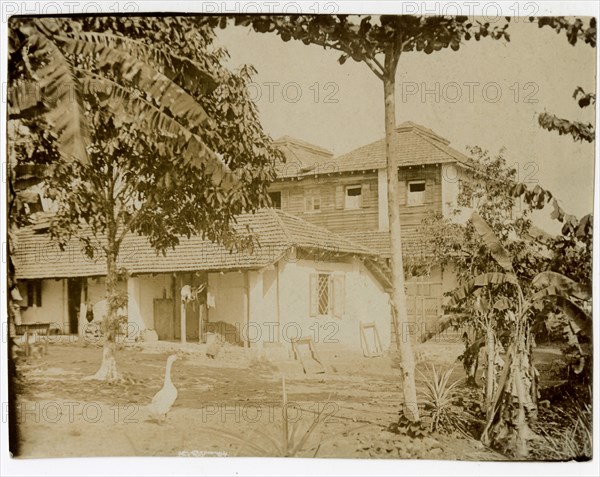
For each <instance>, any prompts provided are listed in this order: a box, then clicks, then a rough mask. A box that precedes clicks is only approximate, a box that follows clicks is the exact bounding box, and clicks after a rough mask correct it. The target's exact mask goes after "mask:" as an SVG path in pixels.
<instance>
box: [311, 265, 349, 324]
mask: <svg viewBox="0 0 600 477" xmlns="http://www.w3.org/2000/svg"><path fill="white" fill-rule="evenodd" d="M345 300H346V295H345V277H344V274H338V273H335V274H334V273H330V272H321V273H314V274H312V275H311V276H310V316H312V317H313V318H318V317H334V318H342V317H343V315H344V304H345Z"/></svg>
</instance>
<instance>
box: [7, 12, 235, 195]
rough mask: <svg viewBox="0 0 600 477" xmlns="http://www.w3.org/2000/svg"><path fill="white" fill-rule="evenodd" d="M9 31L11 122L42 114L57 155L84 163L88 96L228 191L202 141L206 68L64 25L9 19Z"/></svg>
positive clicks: (224, 170)
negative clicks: (138, 124) (155, 134)
mask: <svg viewBox="0 0 600 477" xmlns="http://www.w3.org/2000/svg"><path fill="white" fill-rule="evenodd" d="M11 23H12V24H11V28H10V29H9V32H10V35H9V56H10V60H11V61H10V63H11V77H10V79H9V85H10V88H9V105H8V106H9V107H8V113H9V119H15V118H23V117H30V116H31V115H35V114H38V113H39V112H43V113H44V114H45V119H46V122H47V123H48V124H49V126H50V127H51V128H52V129H53V130H54V133H55V134H56V136H57V138H58V142H59V145H60V152H61V154H62V155H63V156H64V157H66V158H67V159H69V160H73V161H79V162H82V163H84V164H87V163H88V162H89V158H88V153H87V150H86V148H87V146H88V145H89V134H88V123H89V121H88V119H87V116H88V115H89V114H88V113H89V111H88V110H87V109H88V107H87V106H86V101H85V99H86V97H89V96H90V95H93V96H97V97H98V98H99V99H100V101H101V103H102V106H105V107H108V108H110V109H111V110H112V111H113V114H114V115H115V117H117V118H123V117H134V118H137V119H139V120H141V121H142V122H143V123H144V126H145V127H146V128H147V130H149V131H152V130H154V131H160V132H161V133H162V134H163V135H164V136H166V137H167V138H168V139H167V140H164V146H163V147H167V148H169V149H170V150H171V152H173V160H174V161H178V160H181V161H183V163H184V164H187V163H192V164H194V165H196V166H197V167H198V168H199V169H202V171H203V173H204V174H208V175H209V176H211V177H212V178H213V181H214V183H215V185H221V186H222V187H223V186H228V187H229V186H231V185H232V183H233V175H232V174H231V173H230V170H229V168H228V166H227V164H226V163H225V162H224V161H223V159H222V158H221V157H220V156H219V155H218V154H217V153H215V152H214V151H212V150H211V148H210V147H208V146H207V144H206V143H205V141H204V140H203V138H202V129H203V128H207V127H208V119H209V118H208V116H207V113H206V111H205V109H204V108H203V106H202V104H201V102H200V97H201V96H202V95H205V94H209V93H211V92H212V91H213V90H214V89H215V87H216V86H217V81H216V80H217V79H216V78H215V77H213V75H212V74H211V73H210V72H209V71H208V67H207V65H202V64H200V63H199V62H198V61H194V60H193V59H190V58H187V57H184V56H180V55H178V54H176V53H175V52H173V51H172V50H171V49H170V48H169V47H168V46H166V45H165V44H163V45H162V46H161V47H160V48H158V47H156V46H154V45H152V44H151V43H148V42H143V41H140V40H135V39H131V38H128V37H127V36H124V35H117V34H116V33H112V32H89V31H83V30H82V28H81V24H80V23H78V22H76V21H73V19H65V18H13V19H11Z"/></svg>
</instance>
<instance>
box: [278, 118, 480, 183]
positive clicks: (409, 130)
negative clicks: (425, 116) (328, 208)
mask: <svg viewBox="0 0 600 477" xmlns="http://www.w3.org/2000/svg"><path fill="white" fill-rule="evenodd" d="M394 138H395V141H396V143H395V147H396V151H397V152H398V166H400V167H402V166H413V165H423V164H444V163H451V162H459V163H461V164H465V165H470V164H472V161H471V159H469V158H468V157H467V156H465V155H464V154H462V153H460V152H458V151H457V150H456V149H454V148H452V147H450V146H449V144H450V141H448V140H447V139H445V138H443V137H441V136H439V135H438V134H436V133H435V132H433V131H432V130H431V129H428V128H426V127H424V126H421V125H419V124H416V123H413V122H411V121H407V122H404V123H402V124H400V125H399V126H398V127H397V128H396V134H395V136H394ZM312 164H313V165H314V164H315V161H313V163H312ZM321 165H323V166H324V165H325V164H322V163H321ZM326 166H327V167H321V168H320V170H319V168H316V169H317V170H315V171H313V170H307V171H305V172H303V174H298V171H297V170H295V171H288V174H280V176H279V177H280V178H285V177H291V176H293V175H294V176H297V175H313V174H318V173H320V172H322V173H332V172H351V171H364V170H372V169H383V168H385V167H386V155H385V138H382V139H380V140H378V141H375V142H372V143H370V144H367V145H366V146H362V147H359V148H358V149H354V150H353V151H350V152H348V153H346V154H342V155H341V156H337V157H334V158H332V159H329V160H327V162H326ZM291 172H295V174H291Z"/></svg>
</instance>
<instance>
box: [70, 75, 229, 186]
mask: <svg viewBox="0 0 600 477" xmlns="http://www.w3.org/2000/svg"><path fill="white" fill-rule="evenodd" d="M80 73H81V75H82V76H81V83H82V84H83V90H84V92H86V94H87V93H91V92H94V93H96V94H99V95H102V100H103V106H106V107H108V108H110V109H111V110H112V112H113V113H114V114H115V115H128V116H131V117H134V118H136V119H137V120H139V121H141V122H142V123H144V124H145V125H146V126H147V127H148V128H149V130H158V131H161V132H162V133H163V135H164V137H163V138H162V140H163V144H164V145H165V146H166V147H169V149H170V150H171V151H173V159H174V160H176V159H177V158H178V156H181V158H183V160H184V162H185V163H191V164H193V165H195V166H197V167H198V166H200V165H203V166H204V168H205V171H206V173H208V174H210V175H211V176H212V180H213V182H214V183H216V184H220V185H221V186H222V187H224V188H229V187H230V186H231V183H232V174H231V171H230V170H229V168H228V167H227V165H226V164H225V163H224V162H223V161H222V160H221V159H220V158H219V157H217V155H216V154H215V153H213V152H212V151H211V150H210V149H209V148H208V147H207V146H206V145H205V144H204V142H203V141H202V139H201V138H200V137H199V136H198V135H196V134H194V133H192V132H191V131H190V130H189V129H187V128H186V127H185V126H183V125H182V124H181V123H179V122H178V121H176V120H175V119H173V118H171V117H170V116H168V115H166V114H165V113H163V112H162V111H161V110H160V109H158V108H156V107H155V106H154V105H152V104H151V103H149V102H148V101H146V100H144V99H142V98H140V97H136V96H134V95H132V94H131V92H130V91H129V90H128V89H127V88H124V87H122V86H121V85H119V84H118V83H116V82H114V81H111V80H109V79H107V78H104V77H102V76H99V75H96V74H94V73H92V72H89V71H81V72H80Z"/></svg>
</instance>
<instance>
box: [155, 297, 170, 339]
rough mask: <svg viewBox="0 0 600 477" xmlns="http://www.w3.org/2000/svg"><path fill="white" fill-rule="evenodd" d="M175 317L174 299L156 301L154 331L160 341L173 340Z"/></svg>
mask: <svg viewBox="0 0 600 477" xmlns="http://www.w3.org/2000/svg"><path fill="white" fill-rule="evenodd" d="M174 324H175V317H174V316H173V299H172V298H155V299H154V331H156V334H157V335H158V339H159V340H173V339H175V334H174Z"/></svg>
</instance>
